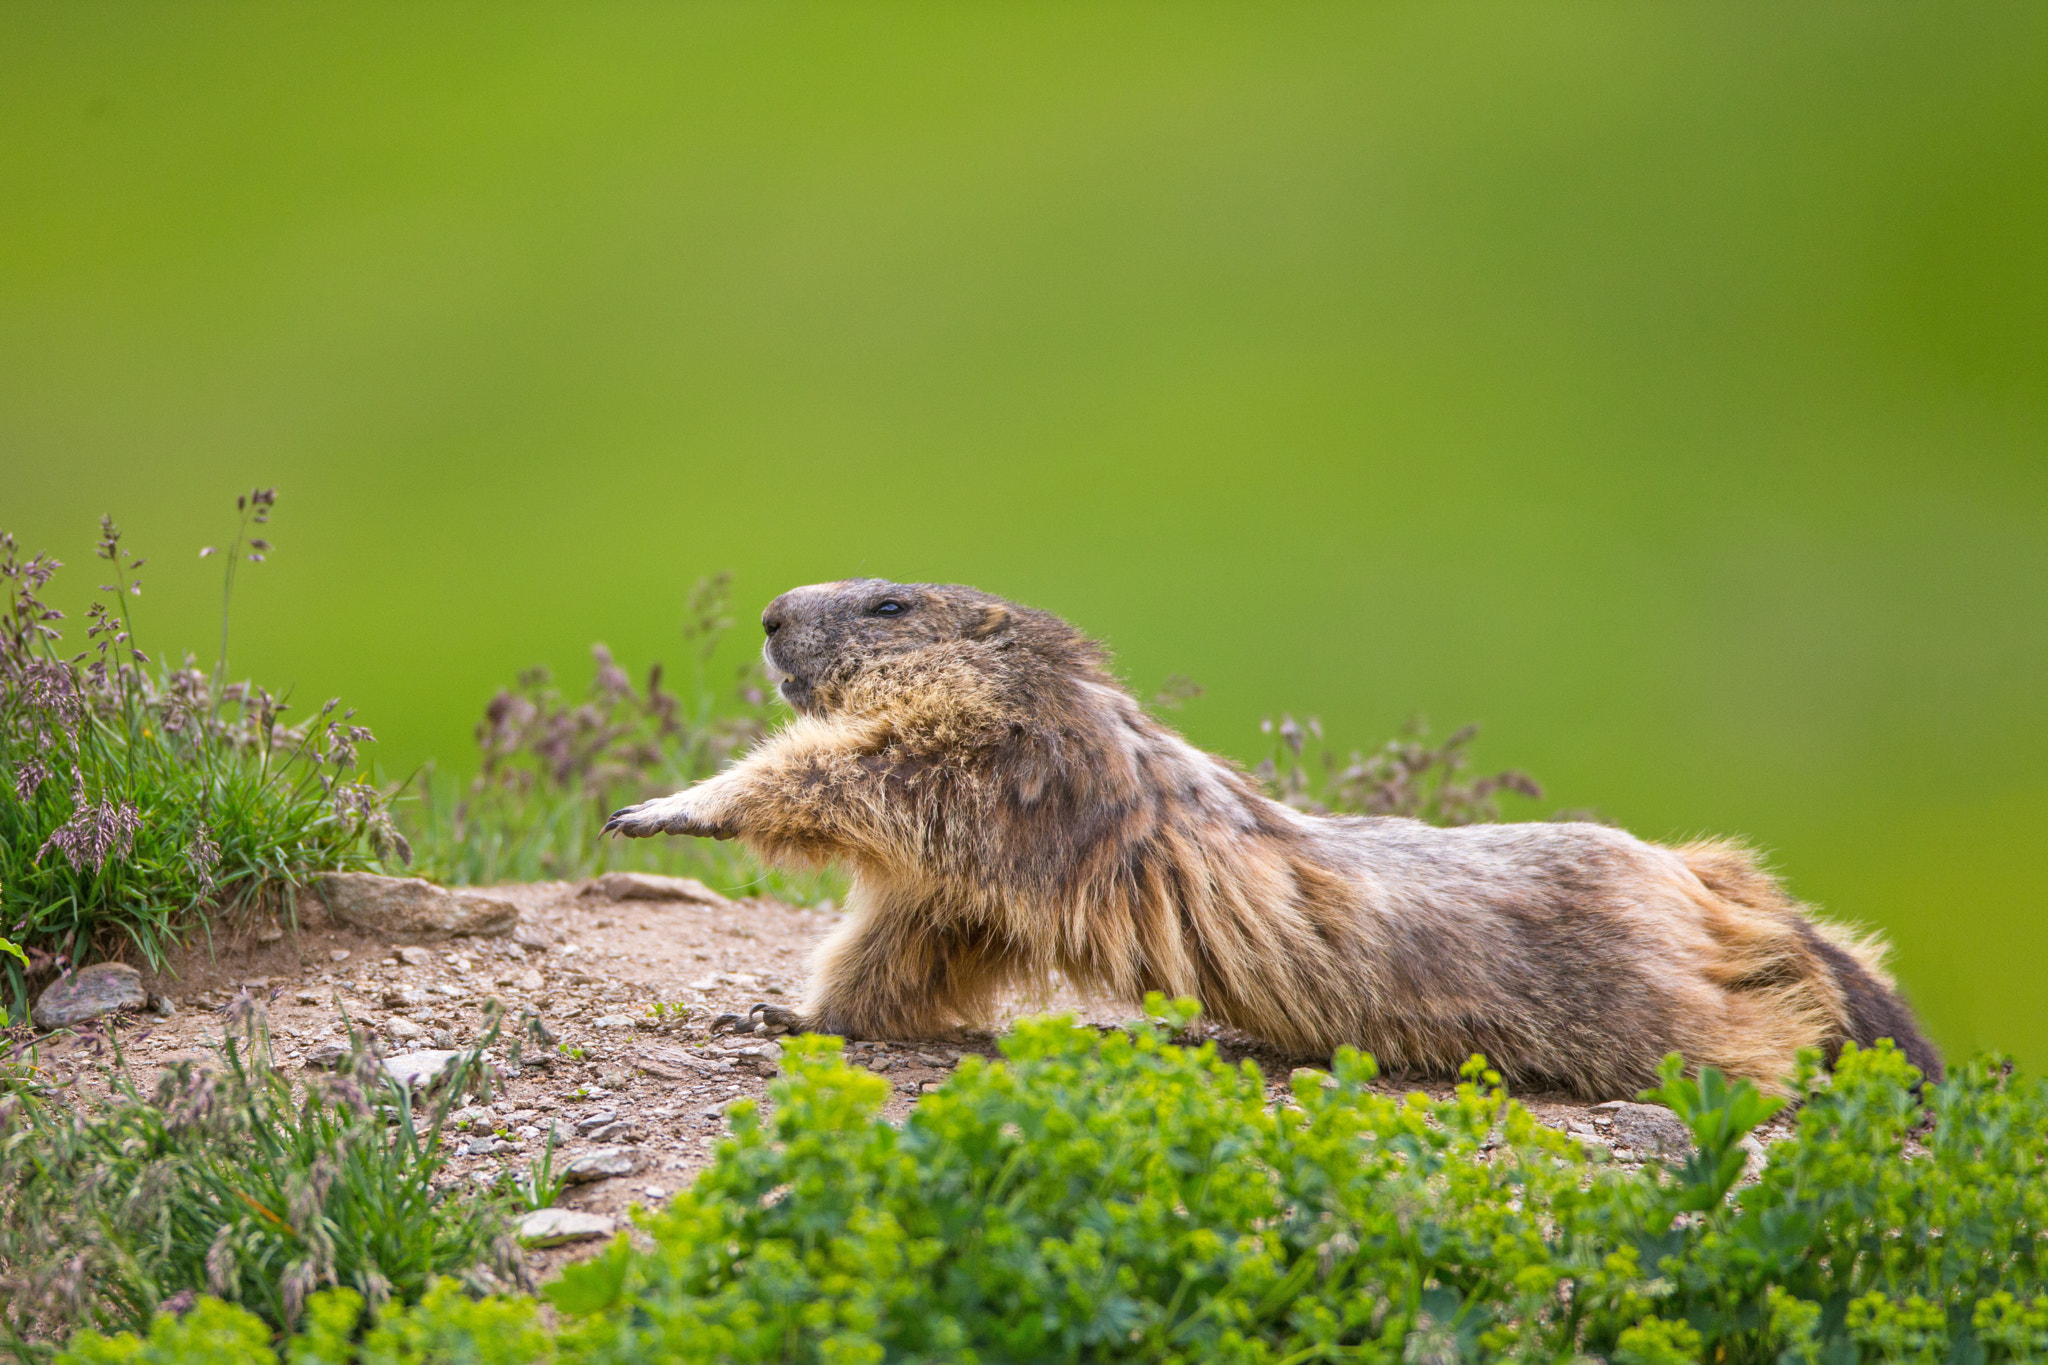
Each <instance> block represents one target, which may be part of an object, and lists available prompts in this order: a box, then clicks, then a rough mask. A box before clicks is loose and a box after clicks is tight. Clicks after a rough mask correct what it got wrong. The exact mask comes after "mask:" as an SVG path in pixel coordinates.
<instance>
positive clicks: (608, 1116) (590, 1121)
mask: <svg viewBox="0 0 2048 1365" xmlns="http://www.w3.org/2000/svg"><path fill="white" fill-rule="evenodd" d="M618 1119H619V1111H618V1110H616V1109H600V1110H599V1111H598V1112H596V1113H595V1114H592V1115H591V1116H590V1117H589V1118H587V1119H579V1120H578V1121H577V1123H576V1131H577V1132H579V1133H587V1132H589V1131H590V1130H591V1129H593V1128H602V1127H604V1126H605V1125H606V1124H608V1123H616V1122H618Z"/></svg>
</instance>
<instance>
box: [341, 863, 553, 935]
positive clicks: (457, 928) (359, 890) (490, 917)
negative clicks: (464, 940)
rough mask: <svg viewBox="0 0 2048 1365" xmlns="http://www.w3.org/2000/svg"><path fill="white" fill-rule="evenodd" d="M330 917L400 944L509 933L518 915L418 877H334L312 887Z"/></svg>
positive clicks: (490, 899) (489, 899)
mask: <svg viewBox="0 0 2048 1365" xmlns="http://www.w3.org/2000/svg"><path fill="white" fill-rule="evenodd" d="M313 889H314V892H315V894H316V895H318V896H319V898H320V900H321V901H323V902H324V903H325V904H326V906H327V912H328V914H330V915H332V916H333V917H334V918H335V919H338V920H340V921H341V922H342V923H344V924H352V925H354V926H356V927H357V928H359V929H367V930H369V931H371V932H372V933H379V934H389V935H392V936H394V937H400V938H413V939H421V938H429V939H444V938H448V937H450V936H452V935H456V934H479V935H496V934H506V933H510V932H511V931H512V929H513V927H514V926H515V925H516V924H517V923H518V920H519V909H518V907H517V906H515V905H513V904H512V902H510V901H507V900H499V899H498V898H496V897H494V896H489V895H485V894H483V893H481V892H477V891H467V890H450V889H448V888H446V887H440V886H435V885H434V884H433V883H432V882H428V881H422V880H421V879H420V878H418V877H379V876H377V875H375V874H374V873H369V872H330V873H328V874H327V875H326V876H324V877H321V878H320V879H319V880H318V881H317V882H316V883H315V884H314V888H313Z"/></svg>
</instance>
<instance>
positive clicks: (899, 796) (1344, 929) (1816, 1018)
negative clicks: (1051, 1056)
mask: <svg viewBox="0 0 2048 1365" xmlns="http://www.w3.org/2000/svg"><path fill="white" fill-rule="evenodd" d="M761 619H762V624H763V626H764V627H765V628H766V630H767V632H768V644H767V657H768V662H769V664H770V665H771V666H772V667H773V669H774V670H775V673H776V675H777V677H778V679H779V681H780V687H781V691H782V694H783V696H784V697H785V698H787V699H788V701H789V702H790V703H791V704H792V705H793V706H794V707H795V708H796V710H797V713H798V714H797V717H796V718H795V719H794V720H793V721H792V722H791V723H790V724H789V725H788V726H786V727H785V728H783V729H782V730H780V731H778V732H776V733H775V734H774V735H772V736H771V737H770V738H768V739H767V740H765V741H764V742H763V743H762V744H761V745H760V746H759V747H758V748H756V749H755V750H754V751H753V752H752V753H750V754H749V755H747V757H746V758H745V759H743V760H742V761H740V762H739V763H737V764H735V765H734V766H733V767H731V768H729V769H727V770H726V771H725V772H723V773H720V774H719V775H718V776H717V777H714V778H711V779H709V780H708V781H704V782H700V783H698V784H697V785H695V786H693V787H691V788H689V789H688V790H687V791H683V792H679V793H677V794H676V795H674V796H670V797H664V798H662V799H660V800H656V801H649V802H646V803H644V804H642V805H638V806H633V807H629V808H628V809H626V810H622V811H620V812H619V813H618V814H617V815H615V816H613V817H612V820H611V822H610V824H609V825H608V826H607V828H608V829H613V830H616V831H618V832H620V833H624V834H630V835H651V834H658V833H676V834H695V835H706V836H711V837H714V838H738V839H740V840H742V841H744V842H745V843H746V844H747V845H748V847H750V848H752V849H753V850H754V851H755V852H757V853H758V854H760V855H761V856H762V857H763V858H765V859H767V860H768V861H769V862H771V863H775V864H782V865H799V866H816V865H819V864H823V863H825V862H828V861H837V862H840V863H843V864H844V865H845V866H846V867H847V868H848V869H849V870H850V872H851V873H852V881H853V887H852V891H851V893H850V894H849V895H848V897H847V914H846V917H845V920H844V922H843V923H842V924H841V925H840V926H839V928H838V929H837V931H835V932H834V933H833V934H832V935H831V936H830V937H829V938H828V939H827V940H826V941H825V942H824V943H823V944H822V945H821V946H820V947H819V949H818V951H817V954H816V956H815V957H814V959H813V961H812V977H811V982H810V986H809V990H808V994H807V997H806V999H805V1001H804V1003H803V1007H802V1010H801V1012H800V1013H797V1014H791V1013H789V1012H787V1011H780V1010H773V1009H767V1008H765V1007H764V1008H762V1009H760V1010H757V1011H756V1013H755V1016H754V1017H755V1018H756V1019H757V1020H759V1019H764V1018H765V1019H766V1020H767V1021H768V1022H769V1023H770V1024H778V1023H779V1024H780V1025H782V1026H788V1027H806V1028H814V1029H817V1030H820V1031H823V1032H828V1033H841V1034H845V1035H847V1036H849V1037H883V1038H896V1037H916V1036H921V1035H932V1034H936V1033H940V1032H943V1031H946V1030H947V1029H949V1028H951V1027H953V1026H956V1025H958V1024H961V1023H963V1022H974V1021H978V1020H980V1019H982V1018H984V1017H985V1015H986V1014H987V1012H988V1010H989V1008H990V1005H991V1003H992V1001H993V1000H994V998H995V997H996V995H997V994H998V992H999V991H1001V990H1002V989H1003V988H1005V987H1007V986H1011V985H1013V984H1017V983H1020V982H1031V981H1034V980H1036V981H1043V980H1044V979H1045V978H1047V977H1048V976H1049V975H1050V974H1051V973H1054V972H1058V973H1060V974H1062V975H1064V976H1065V977H1066V978H1067V979H1068V980H1070V981H1071V982H1073V983H1074V984H1075V985H1076V986H1078V987H1079V988H1081V989H1082V990H1084V991H1093V992H1099V993H1102V994H1104V995H1107V996H1111V997H1115V998H1117V999H1119V1000H1124V1001H1130V1002H1136V1001H1139V1000H1141V999H1142V998H1143V997H1144V994H1145V993H1146V992H1147V991H1153V990H1159V991H1164V992H1166V993H1167V994H1168V995H1192V996H1195V997H1196V998H1198V999H1199V1000H1200V1001H1201V1002H1202V1005H1203V1007H1204V1009H1205V1010H1206V1011H1207V1012H1208V1014H1209V1015H1210V1017H1212V1018H1214V1019H1216V1020H1218V1021H1220V1022H1222V1023H1224V1024H1227V1025H1230V1026H1232V1027H1234V1028H1238V1029H1242V1030H1244V1031H1246V1032H1248V1033H1252V1034H1255V1035H1257V1036H1259V1037H1261V1038H1264V1039H1267V1040H1269V1041H1270V1042H1272V1043H1275V1044H1277V1045H1279V1046H1281V1047H1283V1048H1286V1049H1288V1050H1289V1051H1292V1052H1295V1053H1299V1054H1302V1055H1319V1056H1326V1055H1328V1054H1329V1053H1330V1052H1331V1051H1332V1050H1333V1049H1334V1048H1336V1047H1337V1046H1338V1045H1340V1044H1344V1043H1350V1044H1353V1045H1355V1046H1357V1047H1360V1048H1363V1049H1364V1050H1366V1051H1368V1052H1370V1053H1372V1054H1373V1055H1374V1056H1375V1057H1377V1058H1378V1059H1379V1060H1380V1062H1381V1064H1382V1065H1383V1066H1385V1067H1388V1068H1391V1069H1395V1070H1422V1071H1428V1072H1433V1073H1443V1074H1448V1073H1453V1072H1455V1071H1456V1069H1457V1068H1458V1066H1459V1065H1460V1064H1462V1063H1463V1062H1464V1061H1465V1060H1466V1059H1467V1058H1468V1057H1469V1056H1470V1055H1471V1054H1472V1053H1474V1052H1482V1053H1484V1054H1486V1056H1487V1057H1488V1058H1489V1059H1490V1060H1491V1061H1492V1062H1493V1064H1494V1065H1495V1066H1497V1067H1498V1068H1499V1069H1500V1070H1501V1071H1502V1072H1503V1073H1505V1074H1506V1075H1507V1076H1508V1077H1509V1078H1510V1079H1511V1080H1513V1081H1514V1082H1516V1083H1518V1084H1521V1085H1525V1086H1555V1087H1560V1088H1562V1089H1565V1090H1570V1091H1574V1092H1577V1093H1579V1094H1581V1095H1587V1096H1597V1097H1603V1098H1619V1097H1632V1096H1633V1095H1634V1094H1635V1093H1636V1092H1637V1091H1638V1090H1640V1089H1641V1088H1643V1087H1644V1086H1646V1085H1649V1084H1653V1083H1654V1080H1655V1072H1656V1067H1657V1063H1658V1060H1659V1059H1660V1058H1661V1057H1663V1055H1664V1054H1665V1053H1667V1052H1671V1051H1678V1052H1681V1053H1683V1054H1684V1055H1685V1057H1686V1059H1687V1061H1688V1063H1689V1064H1692V1065H1695V1066H1697V1065H1703V1064H1710V1065H1713V1066H1718V1067H1720V1068H1721V1069H1722V1070H1723V1071H1725V1072H1728V1073H1730V1074H1731V1075H1735V1076H1747V1077H1749V1078H1751V1079H1753V1080H1755V1081H1757V1082H1759V1083H1760V1084H1763V1085H1765V1086H1769V1087H1774V1088H1775V1087H1779V1086H1781V1085H1782V1083H1783V1081H1784V1080H1785V1078H1786V1077H1788V1076H1789V1075H1790V1074H1791V1072H1792V1070H1793V1065H1794V1054H1795V1053H1796V1052H1797V1051H1798V1050H1799V1049H1801V1048H1805V1047H1820V1048H1823V1049H1826V1050H1827V1051H1828V1052H1829V1054H1830V1055H1832V1054H1833V1053H1834V1052H1835V1051H1837V1050H1838V1049H1839V1048H1840V1046H1841V1045H1842V1043H1844V1042H1845V1041H1848V1040H1852V1039H1853V1040H1855V1041H1856V1042H1858V1043H1864V1044H1868V1043H1870V1042H1873V1041H1875V1040H1876V1039H1878V1038H1882V1037H1889V1038H1893V1039H1896V1040H1897V1042H1898V1045H1899V1046H1900V1047H1901V1048H1902V1049H1903V1050H1904V1052H1905V1053H1906V1055H1907V1057H1908V1058H1910V1059H1911V1061H1912V1062H1913V1064H1914V1065H1916V1066H1918V1067H1919V1068H1920V1069H1921V1070H1922V1071H1923V1072H1924V1073H1926V1075H1927V1077H1928V1078H1929V1079H1930V1080H1931V1079H1935V1078H1938V1077H1939V1076H1940V1075H1941V1061H1940V1059H1939V1057H1938V1056H1937V1055H1936V1054H1935V1052H1934V1049H1933V1048H1932V1047H1931V1046H1930V1045H1929V1044H1928V1042H1927V1040H1926V1039H1925V1038H1924V1037H1922V1036H1921V1034H1920V1031H1919V1029H1918V1028H1917V1027H1916V1025H1915V1023H1914V1021H1913V1017H1912V1015H1911V1013H1910V1012H1909V1011H1908V1010H1907V1008H1906V1006H1905V1004H1904V1002H1903V1001H1901V1000H1900V998H1899V996H1898V995H1897V993H1896V992H1895V991H1894V989H1893V987H1892V983H1891V979H1890V978H1889V977H1888V976H1887V975H1886V974H1885V972H1884V970H1883V966H1882V948H1881V945H1880V944H1879V943H1878V941H1877V940H1876V939H1874V938H1871V937H1859V936H1857V935H1855V934H1852V933H1850V932H1849V931H1847V930H1845V929H1842V928H1840V927H1837V926H1833V925H1828V924H1824V923H1822V922H1820V921H1817V920H1815V919H1813V918H1812V917H1810V916H1809V915H1808V914H1807V913H1806V912H1805V910H1804V909H1803V908H1802V907H1801V906H1800V905H1799V904H1798V903H1796V902H1795V901H1793V900H1792V899H1791V898H1790V897H1789V896H1788V895H1786V893H1785V891H1784V889H1783V888H1782V887H1781V886H1780V885H1779V884H1778V882H1777V881H1776V880H1775V879H1773V878H1772V877H1771V876H1770V875H1768V874H1767V873H1765V872H1764V871H1763V870H1762V869H1761V868H1760V867H1759V866H1758V865H1757V861H1756V859H1755V858H1754V857H1753V856H1752V855H1751V854H1750V853H1749V852H1748V851H1747V850H1745V849H1743V848H1741V847H1740V846H1738V845H1735V844H1733V843H1726V842H1706V843H1695V844H1688V845H1686V846H1684V847H1682V848H1675V849H1674V848H1665V847H1661V846H1659V845H1656V844H1651V843H1646V842H1644V841H1643V840H1641V839H1637V838H1635V837H1633V836H1631V835H1629V834H1626V833H1624V832H1622V831H1620V830H1617V829H1610V828H1607V827H1606V826H1603V825H1593V824H1512V825H1473V826H1467V827H1464V828H1458V829H1436V828H1432V827H1431V826H1428V825H1425V824H1422V823H1420V822H1418V821H1414V820H1405V819H1394V818H1352V817H1340V816H1331V817H1317V816H1308V815H1302V814H1300V813H1298V812H1296V811H1294V810H1292V809H1290V808H1288V807H1286V806H1283V805H1281V804H1279V803H1278V802H1275V801H1273V800H1271V799H1269V798H1268V797H1267V796H1266V795H1265V794H1264V793H1263V792H1261V791H1260V789H1259V787H1258V784H1257V783H1256V782H1254V781H1253V780H1252V779H1251V778H1250V777H1249V776H1248V775H1246V774H1245V773H1244V772H1243V771H1242V770H1241V769H1240V768H1238V767H1237V766H1236V765H1234V764H1232V763H1230V762H1228V761H1227V760H1224V759H1221V758H1217V757H1215V756H1213V755H1210V754H1205V753H1203V752H1201V751H1200V750H1197V749H1195V748H1194V747H1193V746H1191V745H1189V744H1188V743H1187V742H1186V741H1185V740H1183V739H1182V738H1181V737H1180V736H1179V735H1177V734H1175V733H1174V732H1173V731H1171V730H1169V729H1167V728H1166V727H1165V726H1163V725H1161V724H1160V723H1159V722H1158V721H1157V720H1155V719H1154V718H1153V717H1152V716H1150V715H1148V714H1147V713H1146V712H1145V711H1144V709H1143V708H1142V707H1140V706H1139V705H1138V703H1137V702H1136V701H1135V700H1133V699H1132V697H1131V696H1130V694H1129V693H1128V692H1126V691H1125V690H1124V689H1123V688H1122V687H1121V686H1120V685H1119V684H1118V683H1117V681H1116V680H1115V679H1114V678H1113V677H1112V676H1111V675H1110V673H1109V672H1108V670H1107V668H1106V667H1105V663H1104V656H1103V653H1102V651H1101V650H1100V649H1099V648H1098V647H1097V646H1096V645H1095V644H1094V643H1092V642H1091V641H1089V640H1088V639H1087V638H1085V637H1084V636H1083V635H1081V633H1080V632H1078V631H1076V630H1075V629H1074V628H1073V627H1071V626H1069V625H1067V624H1066V623H1065V622H1064V621H1061V620H1059V619H1058V618H1057V617H1054V616H1052V615H1049V614H1047V613H1045V612H1042V611H1034V610H1031V609H1029V608H1025V607H1019V606H1015V605H1013V604H1011V603H1008V602H1004V601H1002V600H1001V599H999V598H995V597H991V596H989V595H988V594H987V593H982V592H977V591H975V590H974V589H971V588H962V587H945V586H934V585H930V584H917V583H888V582H883V581H879V580H874V579H858V580H852V581H848V582H843V583H825V584H819V585H816V586H813V587H807V588H798V589H796V590H794V591H792V592H788V593H785V594H783V595H782V596H781V597H778V598H777V599H775V601H774V602H773V603H772V604H771V605H770V606H769V608H768V610H767V612H766V613H765V614H764V615H763V616H762V618H761Z"/></svg>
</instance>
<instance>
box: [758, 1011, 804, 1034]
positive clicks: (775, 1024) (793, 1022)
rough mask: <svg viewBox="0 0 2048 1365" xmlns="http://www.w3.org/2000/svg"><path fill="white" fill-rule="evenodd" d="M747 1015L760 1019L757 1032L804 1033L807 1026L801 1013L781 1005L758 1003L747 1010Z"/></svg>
mask: <svg viewBox="0 0 2048 1365" xmlns="http://www.w3.org/2000/svg"><path fill="white" fill-rule="evenodd" d="M747 1017H748V1018H749V1019H753V1020H758V1022H757V1023H756V1024H755V1025H754V1032H756V1033H765V1034H771V1035H772V1034H777V1033H802V1032H803V1031H804V1029H805V1027H806V1025H805V1023H804V1017H803V1016H802V1015H801V1014H798V1013H797V1012H796V1011H795V1010H790V1009H784V1008H783V1007H782V1006H780V1005H768V1004H760V1005H756V1006H754V1007H753V1008H752V1009H750V1010H748V1011H747Z"/></svg>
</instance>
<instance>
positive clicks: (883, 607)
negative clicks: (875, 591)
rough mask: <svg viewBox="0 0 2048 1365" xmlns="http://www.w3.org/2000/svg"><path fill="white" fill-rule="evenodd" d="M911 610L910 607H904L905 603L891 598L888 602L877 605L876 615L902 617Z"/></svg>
mask: <svg viewBox="0 0 2048 1365" xmlns="http://www.w3.org/2000/svg"><path fill="white" fill-rule="evenodd" d="M909 610H910V608H909V607H906V606H905V605H903V603H901V602H898V601H897V600H896V599H895V598H893V597H891V598H889V599H888V600H887V601H883V602H877V603H876V604H875V609H874V611H875V615H877V616H901V615H902V614H903V613H904V612H906V611H909Z"/></svg>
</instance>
